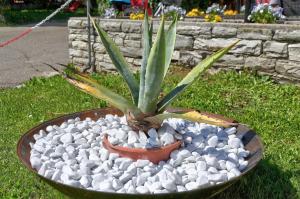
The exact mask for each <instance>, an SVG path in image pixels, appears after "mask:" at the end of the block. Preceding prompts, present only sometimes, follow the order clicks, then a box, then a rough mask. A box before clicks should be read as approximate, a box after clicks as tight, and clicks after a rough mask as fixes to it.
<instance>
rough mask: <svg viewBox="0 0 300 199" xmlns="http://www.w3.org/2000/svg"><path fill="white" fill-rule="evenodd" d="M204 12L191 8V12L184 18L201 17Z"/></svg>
mask: <svg viewBox="0 0 300 199" xmlns="http://www.w3.org/2000/svg"><path fill="white" fill-rule="evenodd" d="M203 13H204V12H200V10H199V9H198V8H193V9H192V10H191V11H189V12H188V13H187V14H186V16H188V17H198V16H202V15H203Z"/></svg>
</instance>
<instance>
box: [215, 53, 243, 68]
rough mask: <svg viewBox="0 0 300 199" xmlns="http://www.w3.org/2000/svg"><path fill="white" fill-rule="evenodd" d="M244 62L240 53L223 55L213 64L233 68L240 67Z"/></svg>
mask: <svg viewBox="0 0 300 199" xmlns="http://www.w3.org/2000/svg"><path fill="white" fill-rule="evenodd" d="M244 63H245V59H244V57H243V56H242V55H230V54H226V55H224V56H223V57H222V58H221V59H219V61H218V62H217V63H215V64H214V65H215V66H226V67H233V68H241V67H242V66H243V65H244Z"/></svg>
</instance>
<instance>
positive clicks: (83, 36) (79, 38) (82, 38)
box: [69, 34, 88, 42]
mask: <svg viewBox="0 0 300 199" xmlns="http://www.w3.org/2000/svg"><path fill="white" fill-rule="evenodd" d="M75 40H76V41H85V42H87V41H88V35H87V34H69V41H75Z"/></svg>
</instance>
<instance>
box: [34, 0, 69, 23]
mask: <svg viewBox="0 0 300 199" xmlns="http://www.w3.org/2000/svg"><path fill="white" fill-rule="evenodd" d="M72 1H73V0H68V1H66V2H65V3H64V4H63V5H62V6H61V7H60V8H58V9H57V10H55V11H54V12H53V13H52V14H51V15H49V16H48V17H46V18H45V19H44V20H42V21H41V22H39V23H38V24H36V25H35V26H33V27H32V28H31V29H35V28H38V27H40V26H41V25H43V24H44V23H46V22H47V21H48V20H50V19H51V18H52V17H54V16H55V15H56V14H57V13H59V12H60V11H61V10H62V9H64V8H66V7H67V6H68V5H69V4H70V3H71V2H72Z"/></svg>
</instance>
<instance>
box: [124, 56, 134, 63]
mask: <svg viewBox="0 0 300 199" xmlns="http://www.w3.org/2000/svg"><path fill="white" fill-rule="evenodd" d="M125 59H126V61H127V62H128V63H130V64H132V63H133V61H134V59H133V58H131V57H125Z"/></svg>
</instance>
